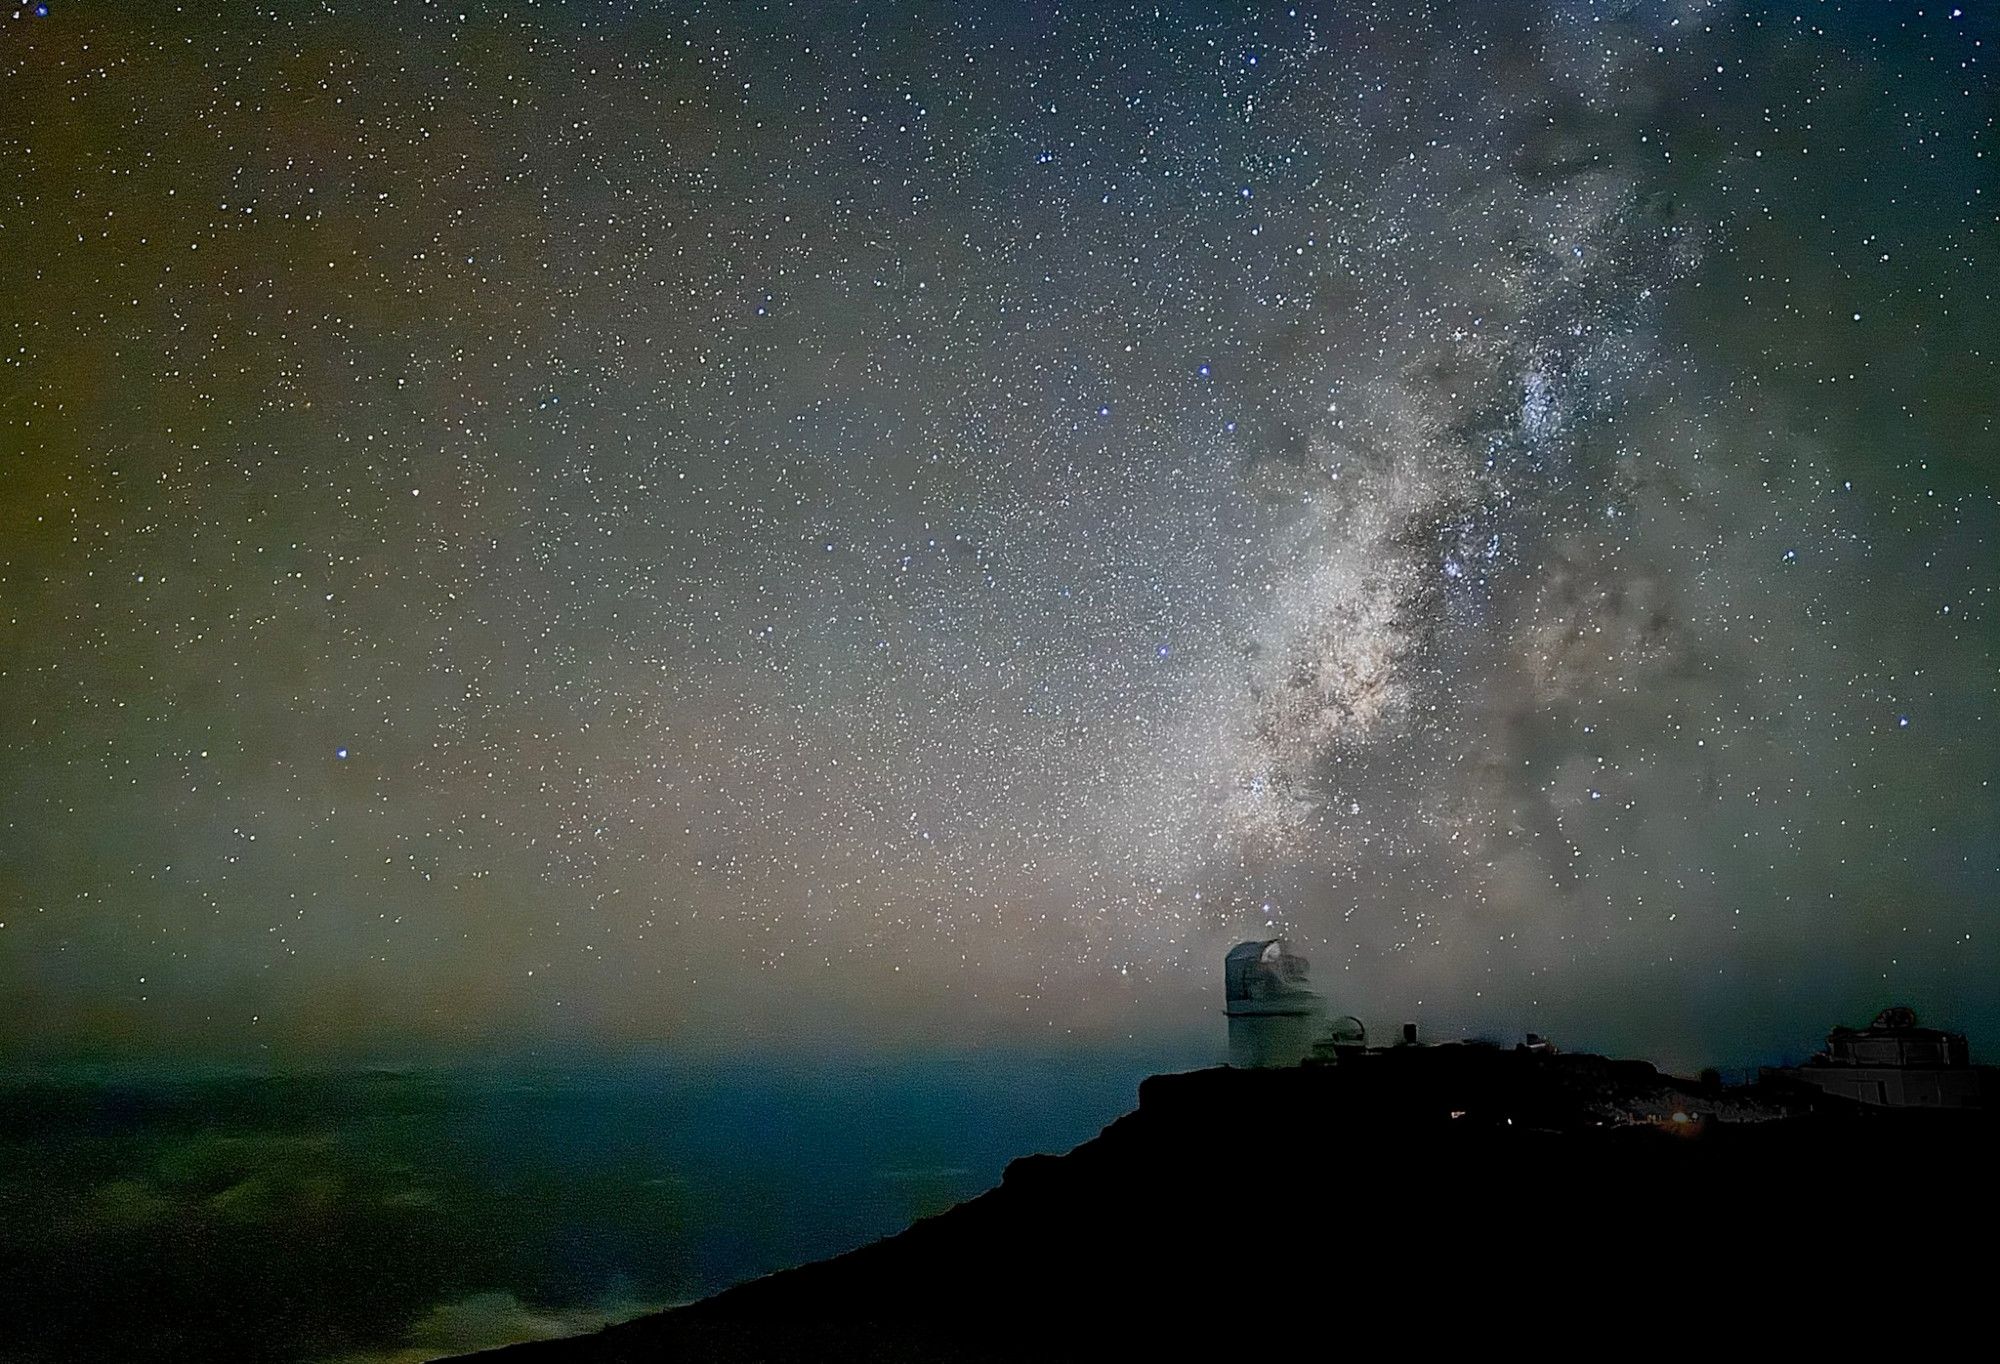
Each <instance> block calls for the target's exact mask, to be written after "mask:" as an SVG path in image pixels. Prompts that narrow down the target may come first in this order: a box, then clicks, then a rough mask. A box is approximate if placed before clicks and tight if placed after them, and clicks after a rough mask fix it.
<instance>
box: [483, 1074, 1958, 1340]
mask: <svg viewBox="0 0 2000 1364" xmlns="http://www.w3.org/2000/svg"><path fill="white" fill-rule="evenodd" d="M1995 1132H1996V1127H1995V1124H1994V1122H1993V1121H1992V1120H1991V1118H1990V1117H1988V1116H1986V1115H1984V1114H1955V1115H1954V1114H1945V1113H1910V1112H1881V1111H1871V1110H1864V1109H1859V1108H1855V1107H1850V1106H1847V1105H1845V1104H1841V1103H1838V1102H1833V1101H1825V1100H1820V1101H1818V1102H1814V1101H1812V1100H1811V1099H1809V1098H1806V1097H1804V1096H1794V1095H1782V1094H1772V1093H1769V1092H1756V1091H1746V1090H1727V1091H1724V1090H1717V1089H1704V1088H1703V1087H1701V1086H1697V1085H1694V1084H1691V1083H1688V1082H1685V1081H1677V1080H1673V1079H1670V1078H1668V1077H1664V1076H1662V1075H1660V1074H1659V1073H1658V1072H1657V1071H1655V1070H1654V1068H1653V1067H1651V1066H1650V1065H1646V1064H1644V1063H1642V1062H1619V1061H1608V1060H1605V1059H1603V1058H1599V1057H1588V1056H1552V1055H1541V1054H1531V1053H1526V1052H1502V1051H1497V1050H1492V1049H1487V1048H1481V1047H1473V1046H1446V1047H1438V1048H1422V1049H1417V1048H1412V1049H1408V1050H1398V1051H1390V1052H1379V1053H1372V1054H1369V1055H1367V1056H1363V1057H1358V1058H1355V1059H1353V1060H1350V1061H1348V1062H1345V1063H1343V1064H1341V1065H1339V1066H1330V1067H1305V1068H1299V1069H1292V1070H1263V1071H1252V1070H1208V1071H1200V1072H1195V1073H1191V1074H1184V1075H1167V1076H1159V1077H1156V1078H1154V1079H1151V1080H1149V1081H1147V1082H1146V1083H1145V1085H1144V1086H1143V1087H1142V1088H1141V1091H1140V1103H1139V1108H1138V1110H1137V1111H1136V1112H1134V1113H1132V1114H1129V1115H1127V1116H1126V1117H1124V1118H1121V1119H1120V1120H1119V1121H1117V1122H1116V1123H1114V1124H1112V1125H1111V1126H1110V1127H1109V1128H1107V1129H1105V1131H1104V1132H1103V1133H1102V1134H1101V1135H1099V1136H1098V1137H1097V1138H1095V1139H1094V1140H1092V1141H1089V1142H1086V1143H1085V1144H1084V1145H1082V1146H1080V1147H1078V1148H1077V1149H1076V1150H1074V1151H1072V1152H1070V1153H1069V1154H1068V1155H1064V1156H1038V1157H1032V1158H1029V1159H1026V1160H1021V1161H1017V1162H1015V1163H1014V1164H1013V1165H1011V1166H1010V1167H1009V1168H1008V1170H1007V1173H1006V1177H1005V1179H1004V1181H1003V1182H1002V1184H1001V1185H1000V1187H999V1188H997V1189H994V1190H993V1191H991V1192H989V1193H987V1194H985V1195H982V1196H981V1197H979V1198H976V1199H974V1200H972V1201H971V1202H969V1203H966V1204H963V1205H961V1206H959V1207H957V1208H954V1209H952V1210H951V1211H950V1212H947V1213H945V1214H943V1215H941V1216H938V1217H934V1218H930V1219H928V1220H926V1221H923V1222H920V1223H918V1224H917V1225H915V1226H913V1227H912V1228H910V1229H909V1230H908V1231H906V1232H904V1233H902V1234H901V1235H898V1236H895V1237H891V1238H889V1239H887V1240H884V1241H880V1242H877V1243H876V1244H874V1245H871V1246H868V1247H865V1248H863V1249H861V1250H858V1251H855V1252H853V1253H851V1254H848V1255H843V1256H840V1257H838V1258H836V1259H833V1260H829V1261H826V1262H823V1263H820V1264H816V1265H809V1266H806V1267H804V1268H801V1269H797V1270H792V1271H789V1272H786V1273H782V1274H777V1275H773V1276H771V1277H769V1278H765V1279H761V1280H758V1281H756V1282H754V1283H749V1284H745V1285H742V1286H740V1287H737V1288H734V1289H731V1290H729V1291H728V1292H725V1293H721V1294H719V1295H717V1296H715V1297H713V1298H710V1299H708V1300H706V1301H704V1302H701V1303H698V1304H695V1305H693V1306H691V1307H687V1308H683V1309H680V1310H678V1311H674V1312H669V1313H664V1314H661V1315H658V1316H653V1317H647V1318H643V1319H640V1320H637V1321H634V1322H631V1323H628V1324H626V1325H623V1326H619V1327H614V1328H612V1329H610V1330H606V1331H603V1332H601V1333H599V1334H597V1335H593V1336H588V1337H583V1338H578V1339H572V1340H566V1341H556V1342H548V1343H541V1344H534V1345H525V1346H518V1347H514V1348H511V1349H508V1350H502V1351H498V1352H495V1354H494V1355H493V1356H488V1357H487V1358H495V1359H498V1360H500V1361H503V1362H504V1364H609V1362H610V1361H652V1360H716V1361H724V1360H726V1361H751V1360H762V1361H807V1360H814V1361H818V1360H828V1359H841V1360H847V1359H856V1360H858V1359H871V1360H912V1361H914V1360H1049V1359H1068V1358H1093V1359H1102V1358H1122V1357H1129V1356H1134V1355H1136V1354H1139V1353H1141V1352H1151V1353H1152V1354H1153V1355H1154V1357H1162V1358H1177V1357H1181V1356H1183V1355H1186V1354H1188V1353H1191V1352H1192V1351H1193V1350H1194V1349H1195V1348H1196V1346H1197V1344H1199V1346H1200V1348H1202V1349H1204V1350H1209V1349H1215V1348H1220V1349H1222V1350H1223V1351H1224V1352H1229V1351H1232V1350H1242V1351H1245V1352H1248V1353H1251V1354H1260V1355H1262V1354H1268V1353H1269V1352H1272V1351H1276V1350H1285V1351H1291V1350H1295V1349H1311V1350H1313V1351H1314V1352H1315V1354H1319V1353H1323V1352H1324V1351H1325V1350H1327V1349H1330V1348H1334V1347H1335V1346H1336V1344H1345V1343H1347V1342H1348V1341H1350V1340H1351V1338H1352V1336H1353V1333H1354V1332H1355V1331H1356V1330H1358V1329H1362V1328H1363V1327H1364V1326H1365V1327H1366V1329H1367V1330H1368V1331H1369V1333H1370V1334H1371V1335H1373V1334H1374V1333H1375V1332H1377V1331H1381V1330H1391V1331H1395V1332H1398V1333H1401V1334H1402V1335H1403V1336H1404V1337H1405V1338H1406V1341H1407V1343H1409V1344H1411V1345H1413V1346H1414V1345H1422V1346H1423V1347H1424V1348H1425V1349H1427V1350H1428V1349H1434V1348H1437V1347H1439V1346H1443V1345H1471V1344H1474V1343H1483V1344H1487V1345H1506V1346H1507V1347H1508V1348H1523V1347H1533V1348H1537V1349H1540V1348H1546V1347H1548V1346H1549V1345H1552V1344H1555V1345H1561V1344H1568V1345H1573V1346H1578V1347H1589V1348H1594V1349H1600V1350H1601V1349H1605V1348H1619V1349H1624V1348H1628V1347H1635V1346H1637V1345H1639V1344H1640V1343H1642V1342H1646V1341H1652V1342H1654V1343H1655V1344H1657V1343H1660V1342H1662V1341H1671V1340H1678V1339H1681V1338H1682V1337H1684V1336H1685V1335H1686V1334H1687V1333H1688V1332H1689V1331H1690V1329H1695V1328H1701V1329H1700V1330H1697V1334H1700V1333H1702V1332H1703V1331H1705V1329H1706V1327H1705V1326H1704V1325H1703V1324H1704V1323H1709V1322H1711V1321H1712V1320H1736V1319H1738V1318H1739V1317H1740V1315H1741V1314H1742V1313H1743V1312H1744V1311H1746V1310H1753V1311H1756V1312H1758V1313H1759V1314H1761V1315H1760V1318H1759V1319H1760V1320H1762V1321H1763V1323H1764V1324H1765V1325H1766V1326H1767V1327H1769V1326H1772V1325H1774V1324H1782V1327H1783V1330H1784V1332H1785V1333H1786V1335H1787V1336H1788V1338H1789V1339H1790V1340H1792V1341H1793V1343H1799V1342H1803V1341H1805V1340H1807V1339H1809V1338H1812V1337H1814V1336H1822V1337H1827V1338H1831V1336H1832V1335H1833V1334H1834V1333H1838V1334H1839V1335H1840V1336H1841V1337H1842V1338H1843V1339H1845V1340H1847V1341H1848V1342H1849V1343H1852V1341H1854V1340H1859V1339H1864V1338H1867V1337H1869V1336H1870V1335H1872V1334H1873V1333H1875V1332H1876V1331H1877V1330H1879V1329H1882V1328H1884V1327H1888V1326H1892V1325H1894V1326H1895V1329H1899V1330H1900V1329H1907V1326H1908V1323H1909V1321H1910V1316H1909V1314H1910V1313H1911V1312H1916V1313H1918V1314H1919V1315H1920V1316H1921V1315H1924V1314H1927V1313H1932V1312H1935V1311H1938V1310H1939V1309H1940V1308H1942V1309H1944V1310H1946V1311H1947V1312H1948V1313H1949V1314H1952V1315H1954V1316H1956V1315H1957V1314H1958V1313H1959V1312H1960V1310H1961V1305H1964V1304H1977V1303H1982V1302H1983V1301H1984V1295H1983V1292H1975V1291H1974V1289H1975V1285H1977V1286H1979V1287H1982V1288H1983V1282H1984V1281H1983V1278H1982V1277H1979V1276H1981V1275H1983V1266H1984V1264H1985V1252H1984V1251H1983V1250H1967V1249H1964V1248H1963V1247H1965V1246H1967V1245H1968V1244H1970V1245H1975V1246H1976V1245H1979V1244H1982V1243H1983V1238H1984V1236H1985V1235H1986V1232H1987V1229H1988V1228H1989V1227H1990V1226H1991V1225H1992V1221H1991V1214H1992V1212H1993V1211H1994V1206H1995V1201H1994V1184H1995V1176H1994V1172H1993V1164H1994V1162H1993V1154H1994V1151H1995V1147H1994V1145H1993V1138H1994V1135H1995ZM1968 1236H1972V1237H1976V1238H1980V1239H1979V1240H1977V1241H1974V1242H1968V1241H1967V1239H1966V1238H1967V1237H1968ZM1717 1314H1720V1315H1719V1316H1718V1315H1717ZM1977 1315H1979V1316H1983V1309H1980V1310H1979V1312H1978V1313H1977ZM1971 1319H1972V1318H1971V1317H1967V1318H1966V1320H1968V1321H1970V1320H1971ZM1897 1323H1901V1324H1900V1325H1896V1324H1897ZM1650 1348H1651V1347H1650V1346H1649V1347H1648V1349H1649V1352H1650Z"/></svg>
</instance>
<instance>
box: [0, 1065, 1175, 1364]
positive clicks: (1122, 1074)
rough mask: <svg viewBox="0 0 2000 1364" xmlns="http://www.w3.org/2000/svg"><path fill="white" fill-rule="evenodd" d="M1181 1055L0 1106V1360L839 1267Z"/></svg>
mask: <svg viewBox="0 0 2000 1364" xmlns="http://www.w3.org/2000/svg"><path fill="white" fill-rule="evenodd" d="M1209 1059H1210V1058H1209V1057H1207V1056H1206V1055H1193V1054H1187V1055H1177V1054H1173V1053H1138V1052H1132V1053H1125V1054H1104V1053H1081V1052H1080V1053H1063V1054H1028V1053H1005V1054H1001V1053H990V1052H988V1053H978V1054H974V1055H968V1056H956V1057H947V1056H923V1057H903V1058H898V1059H894V1060H873V1061H861V1060H845V1061H838V1062H828V1063H824V1064H805V1063H802V1062H800V1061H798V1060H796V1059H792V1060H775V1059H773V1060H764V1061H734V1062H730V1063H728V1064H724V1063H720V1062H692V1061H685V1060H672V1059H648V1060H633V1059H623V1060H616V1061H609V1060H601V1059H600V1060H593V1061H591V1062H590V1063H588V1064H585V1065H580V1066H575V1065H572V1066H562V1067H557V1066H553V1065H549V1064H547V1063H542V1062H510V1063H505V1064H500V1063H487V1064H482V1065H479V1066H462V1067H452V1068H425V1069H410V1070H400V1069H399V1070H373V1071H365V1072H342V1073H327V1074H313V1075H304V1076H243V1075H231V1076H220V1075H204V1076H184V1077H178V1078H173V1079H159V1078H148V1079H130V1078H125V1079H105V1078H102V1077H92V1078H80V1077H64V1076H60V1075H58V1076H53V1077H49V1076H45V1077H43V1078H40V1079H37V1080H35V1081H33V1082H14V1083H11V1084H6V1085H4V1086H0V1259H4V1261H5V1262H6V1263H7V1264H8V1265H9V1267H10V1272H9V1274H8V1275H7V1276H4V1277H0V1358H4V1359H7V1360H10V1361H23V1362H24V1364H25V1362H27V1361H43V1360H48V1361H55V1360H74V1359H79V1358H93V1357H96V1358H112V1357H115V1358H119V1359H122V1360H167V1359H188V1358H217V1359H222V1358H227V1359H231V1360H239V1361H242V1360H274V1361H277V1360H285V1361H292V1360H342V1361H354V1362H355V1364H360V1362H361V1361H369V1362H370V1364H375V1362H377V1361H380V1362H383V1364H387V1362H388V1361H396V1364H403V1362H404V1361H414V1360H420V1359H425V1358H432V1357H435V1356H437V1355H439V1354H445V1353H453V1352H457V1351H462V1350H470V1349H476V1348H480V1347H483V1346H487V1345H494V1344H501V1343H506V1342H509V1341H513V1340H521V1339H529V1338H534V1337H537V1336H546V1335H554V1334H566V1333H570V1332H574V1331H578V1330H586V1329H590V1328H592V1327H595V1326H597V1325H600V1324H603V1323H604V1322H607V1321H611V1320H616V1319H619V1318H622V1317H626V1316H631V1315H634V1314H636V1313H639V1312H642V1311H646V1310H653V1309H656V1308H659V1307H662V1306H667V1305H671V1304H673V1303H677V1302H685V1301H689V1300H691V1299H694V1298H698V1297H701V1296H704V1295H706V1294H708V1293H712V1292H714V1291H716V1290H718V1289H720V1288H724V1287H727V1286H728V1285H730V1284H732V1283H737V1282H741V1281H743V1280H745V1279H748V1278H752V1277H755V1276H756V1275H759V1274H763V1273H768V1272H770V1271H772V1270H776V1269H782V1268H785V1267H788V1266H791V1265H797V1264H803V1263H806V1262H808V1261H811V1260H815V1259H819V1258H822V1257H824V1256H827V1255H833V1254H837V1253H839V1252H841V1251H843V1250H847V1249H850V1248H852V1247H854V1246H858V1245H861V1244H864V1243H866V1242H867V1241H870V1240H872V1239H874V1238H876V1237H878V1236H883V1235H886V1234H889V1233H892V1232H895V1231H898V1230H900V1229H901V1228H903V1227H905V1226H907V1225H908V1224H909V1223H910V1222H911V1221H913V1220H915V1219H916V1218H919V1217H923V1216H925V1215H928V1214H930V1213H934V1212H938V1211H941V1210H943V1209H944V1208H947V1207H949V1206H951V1205H952V1204H954V1203H956V1202H959V1201H962V1200H963V1199H965V1198H969V1197H971V1196H972V1195H974V1194H977V1193H979V1192H980V1191H982V1190H984V1189H987V1188H990V1187H992V1186H993V1185H994V1184H995V1183H996V1182H998V1180H999V1178H1000V1174H1001V1171H1002V1170H1003V1169H1004V1168H1005V1166H1006V1164H1007V1162H1008V1161H1010V1160H1012V1159H1014V1158H1016V1157H1018V1156H1022V1155H1026V1154H1029V1153H1032V1152H1036V1151H1062V1150H1067V1149H1069V1148H1070V1147H1072V1146H1074V1145H1076V1144H1077V1143H1079V1142H1081V1141H1083V1140H1085V1139H1087V1138H1089V1137H1090V1136H1092V1135H1094V1134H1095V1133H1096V1132H1097V1131H1098V1130H1099V1129H1100V1128H1102V1127H1103V1126H1104V1125H1105V1124H1106V1123H1108V1122H1110V1121H1111V1120H1112V1119H1114V1118H1116V1117H1117V1116H1119V1115H1120V1114H1121V1113H1124V1112H1126V1111H1128V1110H1129V1109H1130V1108H1131V1107H1132V1106H1133V1104H1134V1102H1135V1100H1136V1096H1137V1090H1138V1084H1139V1081H1140V1080H1141V1079H1143V1078H1144V1077H1145V1076H1146V1075H1148V1074H1151V1073H1154V1072H1156V1071H1159V1070H1166V1069H1178V1068H1185V1067H1188V1066H1192V1065H1200V1064H1204V1063H1205V1062H1207V1061H1208V1060H1209Z"/></svg>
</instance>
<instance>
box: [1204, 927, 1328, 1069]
mask: <svg viewBox="0 0 2000 1364" xmlns="http://www.w3.org/2000/svg"><path fill="white" fill-rule="evenodd" d="M1307 965H1308V964H1307V962H1306V959H1305V958H1304V957H1301V956H1295V955H1294V954H1293V953H1292V950H1291V947H1290V946H1289V944H1287V943H1286V942H1285V940H1284V939H1283V938H1269V939H1266V940H1264V941H1262V942H1243V943H1238V944H1236V946H1234V947H1232V948H1230V949H1229V955H1228V956H1227V957H1224V958H1223V961H1222V983H1223V1012H1224V1013H1225V1014H1227V1015H1228V1016H1229V1064H1230V1065H1232V1066H1295V1065H1297V1064H1298V1063H1299V1062H1301V1061H1303V1060H1305V1059H1306V1057H1307V1056H1309V1055H1311V1054H1312V1049H1313V1043H1314V1042H1315V1041H1317V1040H1318V1039H1319V1035H1320V1031H1321V1025H1322V1022H1323V1020H1324V1019H1325V1016H1326V1006H1325V1003H1324V1002H1323V1001H1322V1000H1321V999H1320V997H1319V996H1318V995H1316V994H1314V993H1313V989H1312V986H1311V985H1310V984H1308V983H1307V980H1306V971H1307Z"/></svg>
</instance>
